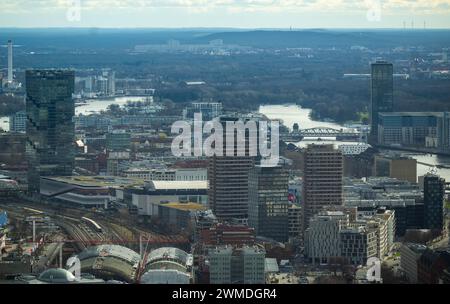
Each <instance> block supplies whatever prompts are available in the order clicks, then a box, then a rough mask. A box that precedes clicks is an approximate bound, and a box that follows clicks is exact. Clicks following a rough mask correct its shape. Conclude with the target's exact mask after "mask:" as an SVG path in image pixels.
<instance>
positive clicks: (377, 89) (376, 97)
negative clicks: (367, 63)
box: [370, 61, 394, 142]
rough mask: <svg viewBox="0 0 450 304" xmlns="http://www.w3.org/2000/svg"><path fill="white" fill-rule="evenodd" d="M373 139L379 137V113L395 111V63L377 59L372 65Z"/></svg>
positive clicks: (371, 109)
mask: <svg viewBox="0 0 450 304" xmlns="http://www.w3.org/2000/svg"><path fill="white" fill-rule="evenodd" d="M371 69H372V72H371V76H372V82H371V108H370V122H371V136H370V137H371V141H373V142H376V141H377V139H378V124H379V121H378V114H379V113H380V112H392V111H394V77H393V74H394V71H393V65H392V64H391V63H388V62H386V61H377V62H375V63H372V65H371Z"/></svg>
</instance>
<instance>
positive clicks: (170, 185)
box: [149, 181, 208, 190]
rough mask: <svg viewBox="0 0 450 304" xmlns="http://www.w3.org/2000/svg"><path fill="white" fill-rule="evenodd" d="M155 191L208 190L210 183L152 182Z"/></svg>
mask: <svg viewBox="0 0 450 304" xmlns="http://www.w3.org/2000/svg"><path fill="white" fill-rule="evenodd" d="M149 184H150V186H151V187H152V188H153V189H155V190H178V189H208V181H150V182H149Z"/></svg>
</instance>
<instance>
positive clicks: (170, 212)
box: [158, 203, 206, 230]
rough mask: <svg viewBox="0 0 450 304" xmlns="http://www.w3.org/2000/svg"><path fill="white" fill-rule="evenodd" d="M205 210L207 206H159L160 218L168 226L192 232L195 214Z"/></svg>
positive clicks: (187, 204)
mask: <svg viewBox="0 0 450 304" xmlns="http://www.w3.org/2000/svg"><path fill="white" fill-rule="evenodd" d="M204 210H206V208H205V206H204V205H201V204H197V203H162V204H160V205H159V206H158V217H159V219H160V220H161V223H163V224H164V225H166V226H169V227H173V228H175V229H189V230H192V229H194V228H195V225H194V221H195V213H196V212H197V211H204Z"/></svg>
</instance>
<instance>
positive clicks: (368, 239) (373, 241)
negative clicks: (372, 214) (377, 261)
mask: <svg viewBox="0 0 450 304" xmlns="http://www.w3.org/2000/svg"><path fill="white" fill-rule="evenodd" d="M339 237H340V239H339V242H340V243H339V244H340V249H341V257H342V258H344V259H345V260H346V261H347V262H348V263H350V264H353V265H366V263H367V260H368V259H369V258H371V257H377V231H376V230H375V229H372V228H369V227H367V226H354V227H348V228H345V229H343V230H342V231H341V232H340V233H339Z"/></svg>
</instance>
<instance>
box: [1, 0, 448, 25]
mask: <svg viewBox="0 0 450 304" xmlns="http://www.w3.org/2000/svg"><path fill="white" fill-rule="evenodd" d="M78 3H79V4H80V9H81V15H80V16H81V18H80V19H79V20H76V21H73V20H72V21H71V20H68V18H67V11H68V9H70V8H73V7H76V6H78ZM449 12H450V1H448V0H431V1H428V0H419V1H407V0H383V1H381V0H365V1H358V0H354V1H353V0H352V1H342V0H333V1H330V0H312V1H303V0H190V1H184V0H140V1H129V0H114V1H113V0H101V1H98V0H81V1H76V0H75V1H74V0H40V1H35V0H20V1H18V0H3V1H1V3H0V27H112V28H120V27H152V28H192V27H203V28H211V27H234V28H290V27H293V28H403V27H405V26H406V27H408V28H416V29H423V28H424V23H425V27H426V28H449V27H450V19H449V18H448V14H449Z"/></svg>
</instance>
